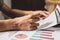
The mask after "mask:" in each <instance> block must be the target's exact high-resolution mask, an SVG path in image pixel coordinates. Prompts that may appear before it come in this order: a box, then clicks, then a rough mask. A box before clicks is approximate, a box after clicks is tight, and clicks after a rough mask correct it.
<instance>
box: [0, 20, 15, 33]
mask: <svg viewBox="0 0 60 40" xmlns="http://www.w3.org/2000/svg"><path fill="white" fill-rule="evenodd" d="M8 24H9V23H8ZM8 24H7V21H6V20H0V32H2V31H8V30H14V29H15V28H14V27H13V26H11V25H8Z"/></svg>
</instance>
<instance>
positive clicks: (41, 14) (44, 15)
mask: <svg viewBox="0 0 60 40" xmlns="http://www.w3.org/2000/svg"><path fill="white" fill-rule="evenodd" d="M49 14H50V13H49V12H47V11H33V13H32V15H36V17H38V18H40V19H45V18H47V17H48V16H49Z"/></svg>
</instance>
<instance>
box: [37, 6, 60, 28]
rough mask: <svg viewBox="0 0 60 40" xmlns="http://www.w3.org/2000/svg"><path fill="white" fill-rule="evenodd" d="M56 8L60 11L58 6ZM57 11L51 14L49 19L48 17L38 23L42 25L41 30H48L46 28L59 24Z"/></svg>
mask: <svg viewBox="0 0 60 40" xmlns="http://www.w3.org/2000/svg"><path fill="white" fill-rule="evenodd" d="M56 8H58V10H59V11H60V7H59V6H58V5H57V6H56ZM56 8H55V10H54V11H53V12H52V13H51V14H50V16H49V17H47V18H46V19H44V20H40V21H39V22H38V23H39V24H40V26H39V29H46V28H50V27H52V26H54V25H56V24H57V18H56V14H55V11H56Z"/></svg>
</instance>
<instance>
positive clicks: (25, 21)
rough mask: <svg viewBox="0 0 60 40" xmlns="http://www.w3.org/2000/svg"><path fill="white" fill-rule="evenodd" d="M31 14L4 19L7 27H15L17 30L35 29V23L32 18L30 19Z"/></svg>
mask: <svg viewBox="0 0 60 40" xmlns="http://www.w3.org/2000/svg"><path fill="white" fill-rule="evenodd" d="M30 18H31V15H27V16H23V17H18V18H14V19H9V20H6V21H7V22H6V23H5V24H6V26H7V27H8V29H17V30H34V29H37V26H38V25H37V24H36V23H35V22H33V19H30Z"/></svg>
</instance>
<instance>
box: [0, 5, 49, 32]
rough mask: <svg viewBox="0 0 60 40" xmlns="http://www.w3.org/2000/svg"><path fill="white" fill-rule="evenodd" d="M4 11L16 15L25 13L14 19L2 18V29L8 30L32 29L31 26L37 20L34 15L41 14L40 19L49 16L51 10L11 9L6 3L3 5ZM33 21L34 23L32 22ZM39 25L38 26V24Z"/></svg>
mask: <svg viewBox="0 0 60 40" xmlns="http://www.w3.org/2000/svg"><path fill="white" fill-rule="evenodd" d="M1 11H2V12H4V13H6V12H12V13H14V14H16V15H18V16H19V15H24V16H22V17H16V18H14V19H7V20H0V31H6V30H32V28H33V27H31V26H32V25H33V24H34V23H35V22H36V21H34V22H33V20H35V19H33V18H32V17H34V16H35V17H36V15H37V16H39V19H45V18H46V17H48V16H49V12H47V11H41V10H38V11H24V10H19V9H11V8H9V7H8V6H7V5H6V4H4V5H3V7H2V10H1ZM31 23H33V24H31ZM36 27H37V26H36Z"/></svg>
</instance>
